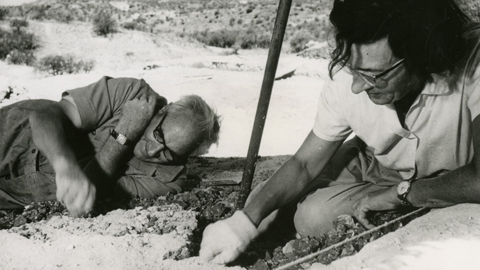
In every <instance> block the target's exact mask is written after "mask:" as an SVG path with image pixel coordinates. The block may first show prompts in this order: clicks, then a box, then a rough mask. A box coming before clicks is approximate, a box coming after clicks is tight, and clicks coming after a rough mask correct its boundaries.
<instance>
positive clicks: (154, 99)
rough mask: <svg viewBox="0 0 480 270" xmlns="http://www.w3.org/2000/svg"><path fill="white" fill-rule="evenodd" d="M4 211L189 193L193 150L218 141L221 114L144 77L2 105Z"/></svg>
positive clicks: (73, 209)
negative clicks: (168, 95)
mask: <svg viewBox="0 0 480 270" xmlns="http://www.w3.org/2000/svg"><path fill="white" fill-rule="evenodd" d="M0 119H1V122H0V123H1V124H0V137H1V138H2V139H1V142H0V208H1V209H14V208H19V207H23V206H25V205H27V204H29V203H31V202H39V201H48V200H55V199H58V200H59V201H61V202H63V203H64V204H65V205H66V207H67V209H68V210H69V212H70V214H71V215H72V216H80V215H82V214H84V213H87V212H88V211H90V210H91V208H92V206H93V203H94V201H95V199H97V198H104V197H109V196H116V197H125V196H128V197H136V196H139V197H147V198H148V197H154V196H159V195H166V194H167V193H168V192H171V193H176V192H180V191H181V190H182V185H183V184H184V182H185V180H186V179H185V178H186V170H185V166H184V164H185V163H186V161H187V158H188V157H189V156H191V155H200V154H205V153H206V152H207V151H208V149H209V148H210V146H211V145H212V144H213V143H217V141H218V133H219V130H220V126H219V121H218V116H217V115H216V114H215V112H214V111H213V110H212V109H211V108H210V107H209V106H208V105H207V104H206V103H205V101H204V100H203V99H202V98H200V97H199V96H196V95H190V96H185V97H183V98H181V99H180V100H179V101H177V102H175V103H170V104H168V103H167V100H166V99H165V98H164V97H162V96H160V95H158V94H157V93H156V92H155V91H154V90H153V89H152V88H150V86H149V85H148V84H147V83H146V82H145V81H143V80H136V79H131V78H109V77H103V78H102V79H100V80H99V81H98V82H96V83H93V84H91V85H88V86H85V87H81V88H77V89H74V90H69V91H66V92H64V93H63V97H62V99H61V100H60V101H59V102H55V101H49V100H25V101H20V102H17V103H14V104H12V105H9V106H6V107H3V108H1V109H0Z"/></svg>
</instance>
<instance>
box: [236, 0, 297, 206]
mask: <svg viewBox="0 0 480 270" xmlns="http://www.w3.org/2000/svg"><path fill="white" fill-rule="evenodd" d="M291 6H292V0H280V3H279V5H278V9H277V17H276V18H275V26H274V28H273V34H272V39H271V42H270V48H269V51H268V58H267V65H266V67H265V74H264V75H263V83H262V89H261V91H260V98H259V100H258V106H257V113H256V115H255V122H254V123H253V130H252V136H251V137H250V145H249V147H248V154H247V160H246V163H245V168H244V170H243V176H242V183H241V186H240V194H239V197H238V200H237V205H236V208H237V209H241V208H243V207H244V206H245V201H246V200H247V197H248V194H249V193H250V190H251V188H252V179H253V174H254V173H255V165H256V162H257V159H258V149H259V148H260V142H261V140H262V134H263V127H264V126H265V120H266V118H267V112H268V105H269V103H270V97H271V95H272V88H273V81H274V80H275V73H276V71H277V66H278V59H279V57H280V52H281V50H282V42H283V37H284V36H285V28H286V26H287V22H288V15H289V13H290V7H291Z"/></svg>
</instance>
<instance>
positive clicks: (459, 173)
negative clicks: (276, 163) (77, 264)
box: [200, 0, 480, 263]
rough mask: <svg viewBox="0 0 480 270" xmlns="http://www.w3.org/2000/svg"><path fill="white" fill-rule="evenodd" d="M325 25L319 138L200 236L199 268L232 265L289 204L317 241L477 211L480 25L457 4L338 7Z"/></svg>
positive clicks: (393, 2) (343, 0)
mask: <svg viewBox="0 0 480 270" xmlns="http://www.w3.org/2000/svg"><path fill="white" fill-rule="evenodd" d="M330 20H331V22H332V24H333V26H334V31H335V32H334V33H335V39H336V43H335V44H336V48H335V50H334V51H333V54H332V60H331V62H330V65H329V70H330V75H331V76H330V77H331V80H329V81H327V82H326V83H325V86H324V88H323V91H322V92H321V94H320V99H319V103H318V112H317V117H316V120H315V124H314V126H313V130H312V132H310V134H309V135H308V136H307V138H306V140H305V141H304V143H303V145H302V146H301V147H300V149H299V150H298V151H297V153H296V154H295V155H294V156H293V157H292V158H291V159H289V160H288V161H287V162H286V163H285V164H284V165H283V166H282V167H281V168H280V169H279V170H278V171H277V172H276V173H275V174H274V175H273V176H272V178H271V179H270V180H269V181H268V182H266V184H264V185H261V186H263V187H261V186H259V187H257V188H256V189H255V190H254V191H253V192H252V194H251V195H250V197H249V200H248V201H247V205H246V207H245V208H244V209H243V210H241V211H237V212H236V213H235V214H234V215H233V216H232V217H230V218H228V219H226V220H223V221H219V222H217V223H214V224H212V225H210V226H209V227H207V228H206V229H205V231H204V236H203V237H204V238H203V241H202V245H201V251H200V256H201V257H203V258H204V259H206V260H210V261H212V262H215V263H228V262H231V261H232V260H234V259H235V258H236V257H237V256H238V255H239V254H240V253H241V252H242V251H244V250H245V249H246V247H247V245H248V244H249V243H250V242H251V241H252V240H253V239H255V238H256V237H257V236H258V235H259V234H260V233H261V232H263V231H265V230H266V229H267V228H268V226H269V224H271V223H272V220H274V219H275V215H277V214H278V209H281V210H282V209H285V208H286V207H288V206H289V205H293V206H296V207H297V208H296V213H295V216H294V217H292V219H293V222H294V225H295V228H296V231H297V233H298V234H299V235H300V236H302V237H305V236H317V237H318V236H321V235H322V234H324V233H326V232H327V231H329V230H330V229H331V228H332V226H333V221H334V220H335V218H336V217H337V216H339V215H342V214H348V215H353V216H354V217H355V218H356V219H358V221H360V222H361V223H362V224H363V225H364V226H365V227H366V228H372V227H373V225H372V224H371V223H370V221H369V216H370V215H371V214H372V212H375V211H395V210H399V209H402V208H407V207H432V208H434V207H446V206H450V205H454V204H459V203H480V116H479V114H480V68H478V66H479V62H480V53H479V50H480V40H479V37H480V26H479V25H478V24H473V23H471V21H470V19H469V18H468V17H467V16H466V15H465V14H464V13H463V12H462V11H461V10H460V9H459V7H458V6H457V5H456V4H455V2H454V1H453V0H336V1H335V2H334V7H333V10H332V11H331V13H330ZM352 132H353V133H354V134H355V135H356V137H354V138H353V139H352V140H350V141H348V142H346V143H344V140H345V139H346V138H347V137H348V136H349V135H350V134H352ZM217 239H222V241H218V240H217Z"/></svg>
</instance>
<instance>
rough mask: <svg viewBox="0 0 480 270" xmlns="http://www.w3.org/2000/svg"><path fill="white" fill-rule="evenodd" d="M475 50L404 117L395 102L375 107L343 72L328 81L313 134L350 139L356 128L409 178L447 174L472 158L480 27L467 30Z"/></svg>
mask: <svg viewBox="0 0 480 270" xmlns="http://www.w3.org/2000/svg"><path fill="white" fill-rule="evenodd" d="M466 35H467V37H468V40H469V48H470V51H469V52H468V54H467V57H466V58H465V59H464V60H463V61H461V62H460V63H459V64H458V66H457V69H456V72H454V73H453V74H450V75H449V76H441V75H437V74H433V78H434V80H433V82H432V83H427V85H426V86H425V88H424V89H423V91H422V92H421V94H420V95H419V96H418V97H417V99H416V100H415V102H414V103H413V105H412V106H411V108H410V110H409V111H408V113H407V115H406V118H405V126H406V128H403V127H402V126H401V124H400V121H399V119H398V116H397V113H396V111H395V108H394V107H393V106H392V105H375V104H374V103H373V102H372V101H371V100H370V99H369V97H368V95H367V93H366V92H362V93H360V94H354V93H352V91H351V85H352V76H351V75H348V74H346V73H345V72H343V71H340V72H338V73H337V74H336V75H335V76H334V78H333V80H329V81H327V82H326V83H325V86H324V89H323V90H322V92H321V94H320V98H319V102H318V110H317V116H316V120H315V124H314V127H313V132H314V133H315V134H316V136H318V137H319V138H321V139H324V140H328V141H337V140H344V139H346V138H347V137H348V136H349V135H350V134H351V133H352V132H353V133H354V134H355V135H356V136H358V137H359V138H360V139H361V140H362V141H364V142H365V144H366V145H367V151H369V152H371V153H373V155H374V158H375V159H376V160H378V162H379V163H380V164H381V165H382V166H383V167H385V168H387V169H391V170H395V171H398V172H399V173H400V175H401V176H402V177H403V178H404V179H409V178H412V177H415V178H424V177H429V176H434V175H438V174H442V173H444V172H447V171H451V170H454V169H456V168H458V167H461V166H463V165H466V164H469V163H470V162H471V161H472V159H473V146H472V121H473V119H475V117H477V116H478V115H479V114H480V68H478V66H479V62H480V52H479V51H480V40H479V37H480V28H479V27H477V28H475V29H472V30H470V31H469V32H467V33H466Z"/></svg>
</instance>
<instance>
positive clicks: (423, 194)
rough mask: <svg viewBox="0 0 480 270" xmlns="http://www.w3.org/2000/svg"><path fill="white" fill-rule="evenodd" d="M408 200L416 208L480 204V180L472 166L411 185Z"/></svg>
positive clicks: (420, 180)
mask: <svg viewBox="0 0 480 270" xmlns="http://www.w3.org/2000/svg"><path fill="white" fill-rule="evenodd" d="M408 200H409V201H410V202H411V203H412V204H413V205H414V206H417V207H430V208H436V207H446V206H450V205H454V204H459V203H480V179H479V176H478V175H477V173H476V171H475V168H474V166H473V165H472V164H470V165H466V166H463V167H460V168H458V169H456V170H454V171H451V172H449V173H447V174H445V175H442V176H439V177H436V178H429V179H419V180H417V181H415V182H413V184H412V189H411V191H410V193H409V195H408Z"/></svg>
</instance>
